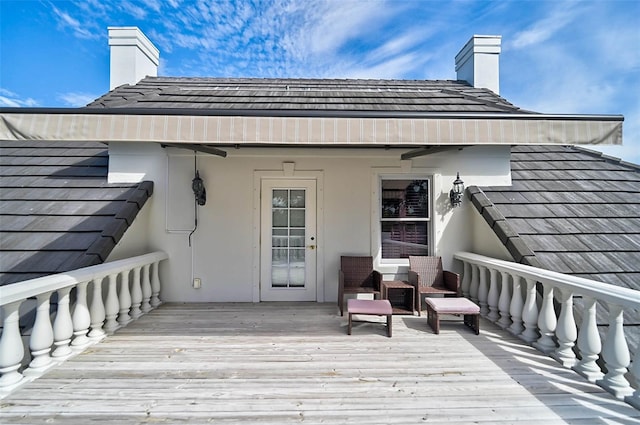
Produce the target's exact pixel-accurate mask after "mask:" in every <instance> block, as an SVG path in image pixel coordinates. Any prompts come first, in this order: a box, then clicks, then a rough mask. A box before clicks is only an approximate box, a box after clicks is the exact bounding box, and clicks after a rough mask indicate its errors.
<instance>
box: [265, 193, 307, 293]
mask: <svg viewBox="0 0 640 425" xmlns="http://www.w3.org/2000/svg"><path fill="white" fill-rule="evenodd" d="M271 217H272V219H271V287H272V288H304V286H305V237H306V235H305V226H306V222H305V221H306V190H305V189H273V190H272V192H271Z"/></svg>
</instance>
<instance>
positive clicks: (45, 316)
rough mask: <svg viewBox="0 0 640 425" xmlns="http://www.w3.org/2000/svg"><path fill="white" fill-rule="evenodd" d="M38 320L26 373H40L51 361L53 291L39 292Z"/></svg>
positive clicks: (32, 332)
mask: <svg viewBox="0 0 640 425" xmlns="http://www.w3.org/2000/svg"><path fill="white" fill-rule="evenodd" d="M36 298H37V307H36V320H35V322H34V323H33V329H32V330H31V337H30V338H29V349H30V350H31V357H32V359H31V363H29V368H28V369H26V370H25V371H24V375H25V376H26V375H30V374H39V373H41V372H42V371H43V370H44V369H46V368H47V366H49V365H50V364H51V363H52V362H51V356H50V355H49V353H50V352H51V346H52V345H53V326H52V325H51V314H50V307H51V303H50V302H49V299H50V298H51V292H45V293H42V294H39V295H38V296H37V297H36Z"/></svg>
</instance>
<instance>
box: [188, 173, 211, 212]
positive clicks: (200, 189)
mask: <svg viewBox="0 0 640 425" xmlns="http://www.w3.org/2000/svg"><path fill="white" fill-rule="evenodd" d="M191 189H193V194H194V195H195V197H196V203H197V204H198V205H204V204H206V203H207V191H206V190H205V188H204V182H203V181H202V179H201V178H200V173H199V172H198V171H197V170H196V176H195V177H194V178H193V180H191Z"/></svg>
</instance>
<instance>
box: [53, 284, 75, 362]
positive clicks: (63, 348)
mask: <svg viewBox="0 0 640 425" xmlns="http://www.w3.org/2000/svg"><path fill="white" fill-rule="evenodd" d="M70 292H71V287H70V286H68V287H66V288H61V289H59V290H58V308H57V309H56V319H55V320H54V321H53V345H55V349H54V350H53V353H51V356H52V357H55V358H57V359H64V358H65V357H68V356H70V355H71V354H72V351H71V347H69V343H70V342H71V337H72V336H73V320H71V311H70V309H69V293H70Z"/></svg>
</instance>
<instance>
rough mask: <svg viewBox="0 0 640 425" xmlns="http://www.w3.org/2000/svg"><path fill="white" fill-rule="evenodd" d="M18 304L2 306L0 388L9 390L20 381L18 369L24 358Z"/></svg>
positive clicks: (19, 302)
mask: <svg viewBox="0 0 640 425" xmlns="http://www.w3.org/2000/svg"><path fill="white" fill-rule="evenodd" d="M20 304H22V301H16V302H13V303H10V304H6V305H3V306H2V310H3V315H4V322H3V324H2V336H0V374H2V376H0V388H2V389H6V390H8V389H11V388H12V387H14V386H15V385H17V384H19V383H20V381H22V379H23V376H22V374H21V373H20V372H18V369H19V368H20V366H21V363H22V357H24V345H22V337H21V336H20V323H19V322H20Z"/></svg>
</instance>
